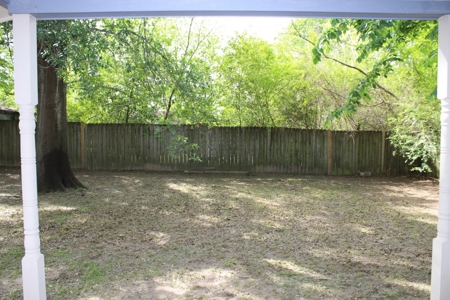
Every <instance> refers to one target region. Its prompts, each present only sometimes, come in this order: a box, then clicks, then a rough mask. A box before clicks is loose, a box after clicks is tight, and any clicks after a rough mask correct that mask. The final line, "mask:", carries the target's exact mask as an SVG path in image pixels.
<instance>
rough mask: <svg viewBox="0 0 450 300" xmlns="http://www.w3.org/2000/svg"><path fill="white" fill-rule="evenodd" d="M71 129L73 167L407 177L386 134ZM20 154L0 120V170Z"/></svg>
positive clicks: (12, 132)
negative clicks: (366, 173) (192, 147)
mask: <svg viewBox="0 0 450 300" xmlns="http://www.w3.org/2000/svg"><path fill="white" fill-rule="evenodd" d="M68 127H69V133H68V135H69V136H68V140H69V157H70V160H71V165H72V167H73V168H83V169H89V170H151V171H184V170H216V171H247V172H280V173H298V174H334V175H345V174H355V173H357V172H358V171H361V172H364V171H370V172H372V173H374V174H377V173H378V174H380V173H387V174H404V173H406V172H407V171H408V170H407V165H406V164H405V160H404V159H403V158H402V157H398V156H394V155H393V150H394V149H393V146H392V145H391V144H390V142H389V140H388V139H387V138H386V136H385V134H384V133H383V132H375V131H364V132H350V133H349V132H340V131H326V130H303V129H290V128H259V127H212V128H208V127H202V126H200V127H198V126H171V127H167V126H161V125H141V124H94V125H84V124H80V123H69V126H68ZM180 137H181V138H180ZM185 138H187V140H185ZM192 144H196V145H197V146H198V149H196V150H195V151H193V152H192V151H191V153H190V154H188V153H187V152H186V151H177V152H176V153H174V149H175V150H179V149H180V148H181V149H182V148H183V147H182V146H186V145H192ZM170 152H172V154H171V153H170ZM19 155H20V154H19V131H18V122H17V121H0V166H19V165H20V156H19ZM192 157H197V158H199V160H200V161H199V160H197V161H196V160H193V159H192Z"/></svg>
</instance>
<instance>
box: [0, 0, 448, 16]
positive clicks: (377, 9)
mask: <svg viewBox="0 0 450 300" xmlns="http://www.w3.org/2000/svg"><path fill="white" fill-rule="evenodd" d="M0 5H3V6H7V8H8V11H9V13H10V14H32V15H34V16H35V17H36V18H39V19H72V18H98V17H105V18H106V17H146V16H151V17H159V16H286V17H321V18H379V19H437V18H439V17H441V16H443V15H446V14H450V1H449V0H440V1H422V0H345V1H344V0H341V1H339V0H259V1H255V0H153V1H149V0H128V1H123V0H96V1H92V0H78V1H73V0H0Z"/></svg>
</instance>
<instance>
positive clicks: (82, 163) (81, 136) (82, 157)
mask: <svg viewBox="0 0 450 300" xmlns="http://www.w3.org/2000/svg"><path fill="white" fill-rule="evenodd" d="M80 160H81V168H83V169H84V168H85V167H86V166H85V164H84V162H85V156H84V123H80Z"/></svg>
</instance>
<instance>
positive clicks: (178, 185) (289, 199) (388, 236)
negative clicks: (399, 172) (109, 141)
mask: <svg viewBox="0 0 450 300" xmlns="http://www.w3.org/2000/svg"><path fill="white" fill-rule="evenodd" d="M78 176H80V177H81V180H82V181H83V182H86V184H87V185H88V186H89V190H88V191H69V192H67V193H53V194H45V195H40V219H41V239H42V250H43V252H44V254H45V255H46V272H47V288H48V295H49V298H50V299H60V298H62V299H66V298H67V295H71V298H73V299H86V298H87V297H97V298H98V299H166V298H168V299H199V298H201V297H203V298H204V299H355V298H383V299H386V298H393V299H406V298H408V299H412V298H414V299H422V298H424V299H425V298H428V297H429V279H430V278H429V277H430V276H429V273H430V267H431V240H432V238H434V236H435V228H436V225H435V224H433V222H432V221H433V218H435V216H433V215H431V216H429V218H428V217H427V216H428V215H427V216H424V215H423V212H421V210H420V209H418V210H414V209H412V210H409V211H407V210H404V209H403V210H401V209H398V207H407V206H408V205H410V206H411V207H419V208H420V207H422V208H423V207H427V205H428V206H429V205H430V203H434V202H433V201H435V199H434V198H433V197H435V193H437V187H436V186H430V184H429V183H420V184H417V183H416V182H414V181H411V182H409V181H405V180H404V179H402V178H389V179H386V178H371V179H370V180H367V179H361V178H349V177H331V178H330V177H321V176H293V175H258V176H252V177H245V176H239V175H238V176H225V175H214V176H207V175H186V174H179V173H158V174H156V173H143V172H115V173H114V172H107V173H95V172H80V173H79V174H78ZM405 187H407V188H408V189H410V191H409V193H406V194H405V193H404V194H402V193H401V190H400V189H398V188H403V189H404V188H405ZM424 188H426V189H429V190H430V195H428V196H427V197H428V198H427V197H425V196H426V195H423V194H421V195H420V197H415V196H414V193H413V191H414V189H417V190H418V191H420V190H423V189H424ZM399 193H400V194H399ZM430 199H431V200H430ZM7 202H8V201H5V200H4V199H1V198H0V205H10V204H8V203H7ZM425 214H427V213H425ZM425 217H427V218H428V219H427V220H431V221H430V222H429V223H427V222H424V221H423V219H424V218H425ZM13 219H14V220H15V221H14V222H16V223H14V222H13V223H14V224H15V225H14V226H15V227H17V229H14V230H19V229H20V227H21V224H19V223H21V222H20V220H19V218H17V217H13ZM425 219H426V218H425ZM434 220H435V219H434ZM1 222H2V221H0V223H1ZM1 225H2V224H0V226H1ZM0 228H3V227H0ZM17 236H20V235H19V234H17ZM17 238H18V237H17ZM11 241H12V240H8V242H7V244H8V245H9V246H10V247H13V248H14V247H15V246H16V245H18V243H15V244H13V243H11ZM17 265H18V266H17V268H20V262H17ZM5 276H6V277H8V276H7V275H4V276H3V277H5ZM0 296H3V295H1V294H0ZM65 297H66V298H65ZM0 298H1V297H0Z"/></svg>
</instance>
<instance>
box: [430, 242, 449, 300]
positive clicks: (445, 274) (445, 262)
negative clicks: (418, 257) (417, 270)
mask: <svg viewBox="0 0 450 300" xmlns="http://www.w3.org/2000/svg"><path fill="white" fill-rule="evenodd" d="M449 254H450V238H448V237H447V238H442V237H437V238H435V239H434V240H433V267H432V270H431V289H432V290H431V299H433V300H434V299H449V298H448V297H449V295H450V255H449Z"/></svg>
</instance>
